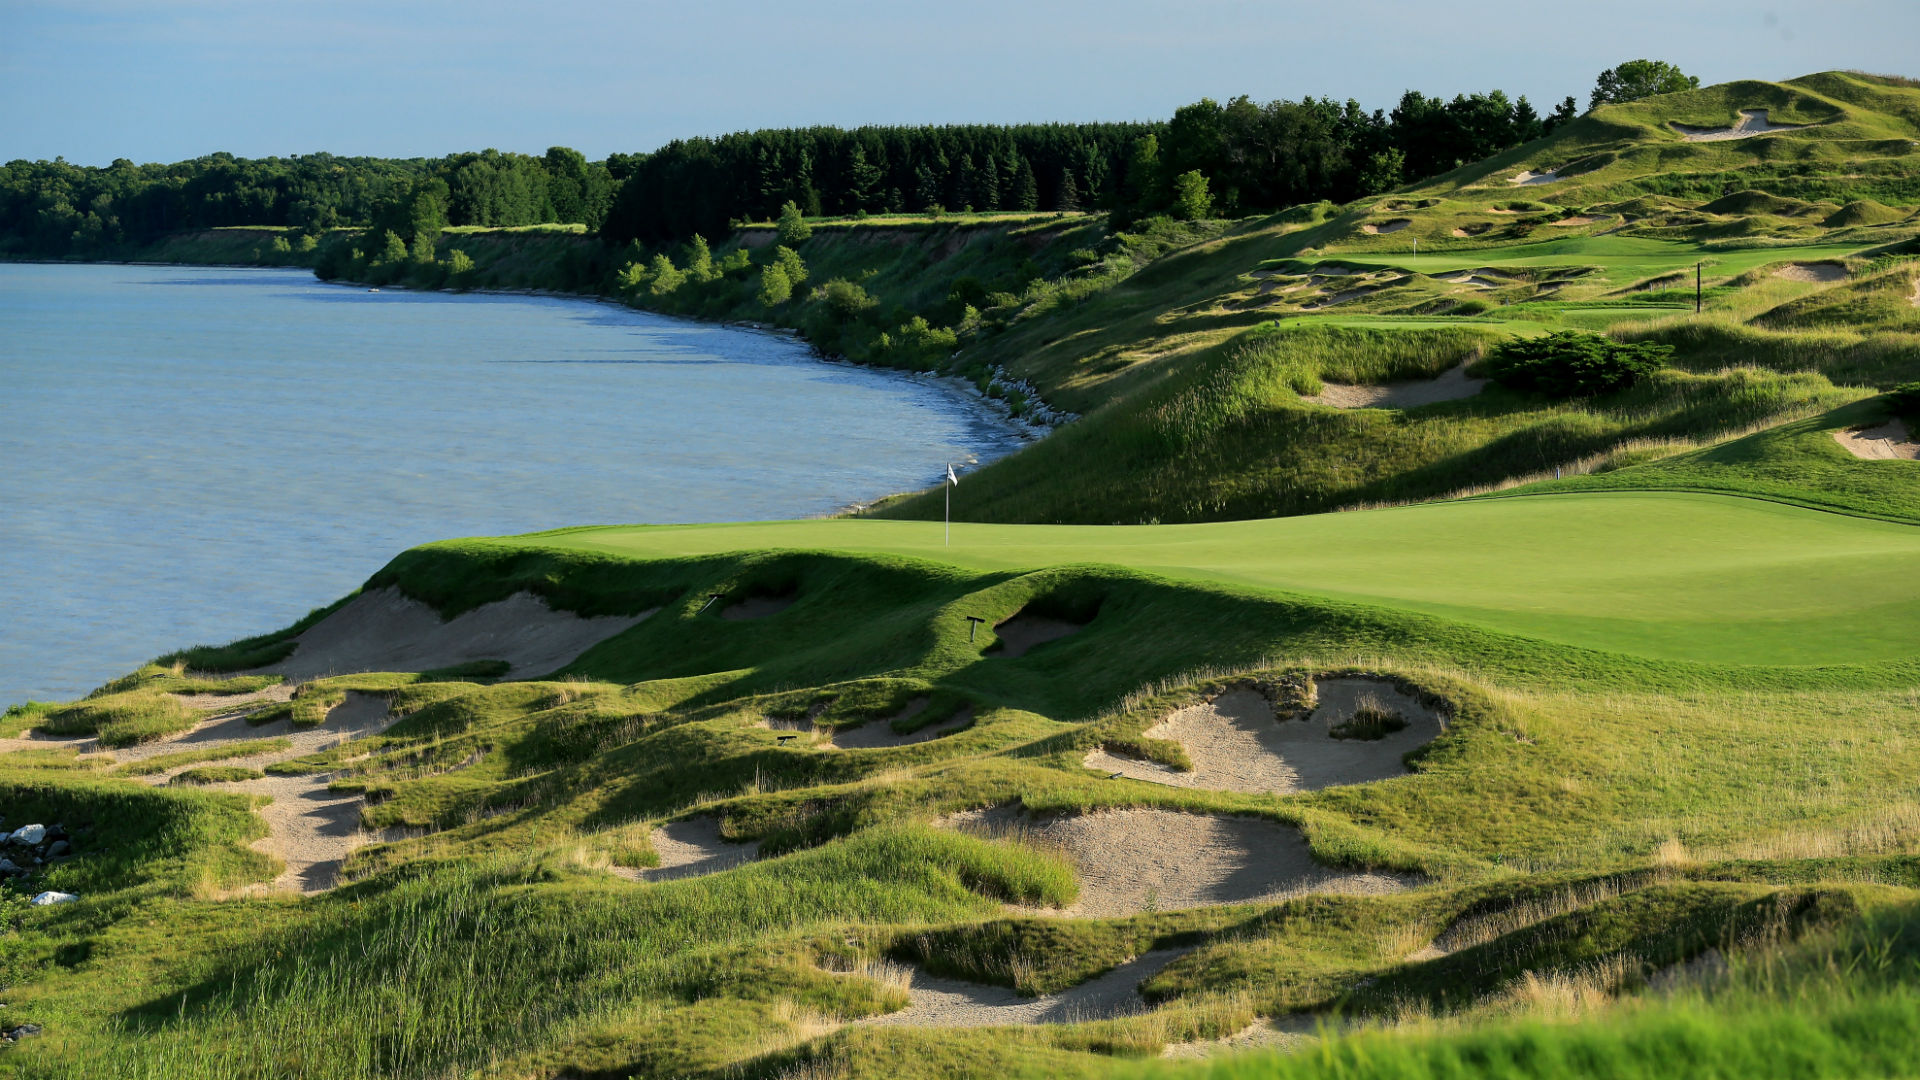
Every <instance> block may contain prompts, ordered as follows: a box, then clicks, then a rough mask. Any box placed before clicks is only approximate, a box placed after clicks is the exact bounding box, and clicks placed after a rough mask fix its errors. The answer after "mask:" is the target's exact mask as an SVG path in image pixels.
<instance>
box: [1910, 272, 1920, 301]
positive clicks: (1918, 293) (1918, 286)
mask: <svg viewBox="0 0 1920 1080" xmlns="http://www.w3.org/2000/svg"><path fill="white" fill-rule="evenodd" d="M1907 302H1908V303H1910V304H1912V305H1913V306H1914V307H1920V278H1914V279H1913V295H1912V296H1909V297H1907Z"/></svg>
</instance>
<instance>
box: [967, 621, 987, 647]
mask: <svg viewBox="0 0 1920 1080" xmlns="http://www.w3.org/2000/svg"><path fill="white" fill-rule="evenodd" d="M986 621H987V620H985V619H983V618H981V617H980V616H978V615H969V616H967V640H968V641H972V640H973V633H974V631H976V630H978V629H980V624H981V623H983V622H986Z"/></svg>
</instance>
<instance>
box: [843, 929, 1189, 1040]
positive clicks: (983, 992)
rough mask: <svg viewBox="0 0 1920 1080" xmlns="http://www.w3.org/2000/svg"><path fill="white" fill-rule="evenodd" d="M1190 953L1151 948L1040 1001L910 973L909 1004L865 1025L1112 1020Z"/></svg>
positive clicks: (1135, 1006) (1137, 1007)
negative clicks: (1154, 979)
mask: <svg viewBox="0 0 1920 1080" xmlns="http://www.w3.org/2000/svg"><path fill="white" fill-rule="evenodd" d="M1192 951H1193V950H1192V949H1190V948H1189V949H1155V950H1153V951H1152V952H1149V953H1146V954H1145V955H1143V956H1137V957H1135V958H1133V959H1132V960H1129V961H1127V962H1126V963H1124V964H1121V965H1120V966H1119V967H1116V968H1114V969H1113V970H1112V971H1109V972H1107V973H1106V974H1105V975H1100V976H1097V977H1095V978H1092V979H1088V980H1087V981H1086V982H1083V983H1081V984H1080V985H1079V986H1076V987H1073V988H1072V989H1070V990H1063V991H1061V992H1060V993H1057V994H1045V995H1042V996H1040V997H1021V996H1020V995H1019V994H1018V993H1016V992H1015V991H1014V990H1013V989H1012V988H1010V987H1005V986H987V985H984V984H982V983H971V982H964V981H962V980H960V979H946V978H941V977H940V976H938V975H929V974H927V972H926V971H924V970H922V969H921V968H918V967H914V968H910V969H908V970H909V971H910V972H911V978H910V981H909V982H908V984H907V993H908V994H909V995H910V996H911V999H912V1000H911V1003H910V1004H908V1005H907V1007H906V1008H904V1009H901V1010H900V1011H899V1012H895V1013H888V1014H887V1015H885V1016H876V1017H873V1018H872V1019H869V1020H867V1021H864V1022H865V1023H869V1024H916V1025H920V1026H923V1027H992V1026H995V1025H999V1024H1073V1023H1078V1022H1080V1021H1083V1020H1111V1019H1113V1018H1115V1017H1120V1016H1130V1015H1132V1014H1134V1013H1141V1012H1145V1011H1147V1003H1146V1002H1145V1001H1144V1000H1142V999H1141V997H1140V984H1141V983H1143V982H1145V981H1146V980H1148V979H1149V978H1152V977H1153V976H1154V975H1155V974H1157V973H1159V971H1160V969H1161V968H1164V967H1166V966H1167V965H1168V964H1170V963H1172V962H1173V961H1175V960H1177V959H1179V958H1180V957H1182V956H1185V955H1186V954H1188V953H1190V952H1192Z"/></svg>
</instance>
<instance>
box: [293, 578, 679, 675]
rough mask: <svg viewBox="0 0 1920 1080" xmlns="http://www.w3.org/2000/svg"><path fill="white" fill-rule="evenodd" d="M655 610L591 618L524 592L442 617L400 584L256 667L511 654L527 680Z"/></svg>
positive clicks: (336, 668) (428, 662) (439, 663)
mask: <svg viewBox="0 0 1920 1080" xmlns="http://www.w3.org/2000/svg"><path fill="white" fill-rule="evenodd" d="M655 610H657V609H655ZM652 614H653V611H645V612H642V613H640V614H638V615H607V616H602V617H599V618H592V619H586V618H581V617H580V616H578V615H574V614H572V613H570V612H565V611H555V610H553V609H552V608H550V607H548V606H547V602H546V601H545V600H542V599H540V598H539V597H537V596H534V595H533V594H532V593H525V592H522V593H516V594H514V595H513V596H510V597H508V598H507V599H505V600H499V601H496V602H494V603H491V604H483V605H481V606H480V607H477V608H475V609H474V610H472V611H469V612H467V613H466V614H464V615H459V616H456V617H454V618H453V619H450V620H448V621H446V622H442V621H440V616H439V615H438V614H437V613H435V612H434V610H433V609H432V608H430V607H428V606H427V605H425V604H423V603H421V602H420V601H418V600H413V599H410V598H408V597H406V596H404V595H402V594H401V592H400V590H399V589H397V588H386V589H375V590H374V591H372V592H367V593H362V594H360V595H359V596H356V597H354V598H353V599H352V600H351V601H349V602H348V604H347V605H346V606H345V607H343V608H341V609H340V610H339V611H336V612H334V613H333V614H331V615H329V616H327V617H326V618H325V619H322V620H321V621H320V622H319V623H318V624H317V625H315V626H313V627H311V628H309V629H308V630H307V631H306V632H305V633H303V634H301V635H300V637H299V638H298V639H297V640H298V642H299V644H298V645H297V646H296V647H295V648H294V650H293V655H291V656H289V657H287V659H285V660H283V661H281V662H280V663H278V664H269V665H267V666H266V667H263V668H259V669H257V670H258V672H259V673H261V674H273V675H285V676H286V677H287V678H288V679H290V680H293V681H296V682H298V681H304V680H307V679H314V678H320V677H323V676H327V675H346V674H352V673H355V672H361V671H430V670H433V669H435V668H445V667H453V666H455V665H457V664H465V663H470V662H473V661H476V660H505V661H507V663H508V664H510V665H512V666H511V667H510V668H509V669H508V671H507V675H506V677H507V678H510V679H524V678H529V677H532V676H536V675H545V674H547V673H548V672H551V671H554V670H556V669H558V668H561V667H564V666H565V665H567V664H568V663H570V662H571V661H572V660H573V659H574V658H575V657H577V656H579V655H580V654H581V653H583V652H586V651H587V650H588V649H589V648H592V647H593V646H594V645H597V644H599V643H600V642H601V641H604V640H605V639H607V638H610V637H612V636H613V635H615V634H617V633H620V632H621V631H623V630H625V629H627V628H628V627H631V626H633V625H634V624H636V623H638V622H640V620H642V619H645V618H646V617H647V616H649V615H652Z"/></svg>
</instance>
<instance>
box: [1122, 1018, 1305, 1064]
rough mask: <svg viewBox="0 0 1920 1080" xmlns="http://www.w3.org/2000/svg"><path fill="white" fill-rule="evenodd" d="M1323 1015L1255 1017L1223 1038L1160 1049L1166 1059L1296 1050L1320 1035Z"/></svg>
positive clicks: (1161, 1054) (1172, 1045)
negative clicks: (1267, 1018)
mask: <svg viewBox="0 0 1920 1080" xmlns="http://www.w3.org/2000/svg"><path fill="white" fill-rule="evenodd" d="M1321 1023H1322V1021H1321V1018H1320V1017H1317V1016H1314V1015H1312V1014H1311V1013H1293V1014H1290V1015H1287V1016H1279V1017H1275V1018H1273V1019H1271V1020H1255V1021H1254V1022H1253V1023H1251V1024H1249V1025H1247V1026H1246V1027H1245V1028H1242V1029H1241V1030H1239V1031H1236V1032H1234V1033H1233V1034H1232V1035H1228V1036H1226V1037H1225V1038H1221V1039H1206V1040H1203V1041H1201V1042H1190V1043H1168V1044H1167V1047H1166V1049H1164V1050H1162V1051H1160V1056H1161V1057H1163V1058H1207V1057H1213V1056H1215V1055H1217V1054H1237V1053H1239V1052H1241V1051H1243V1050H1279V1051H1283V1052H1286V1053H1292V1052H1293V1051H1295V1050H1299V1049H1301V1048H1302V1047H1304V1046H1307V1045H1309V1044H1311V1043H1312V1042H1314V1041H1315V1040H1316V1039H1318V1038H1319V1031H1320V1024H1321Z"/></svg>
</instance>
